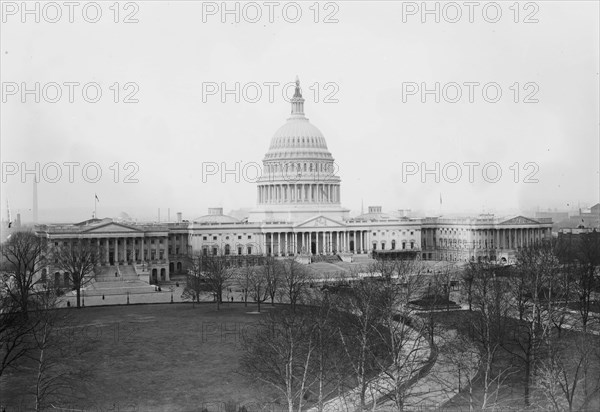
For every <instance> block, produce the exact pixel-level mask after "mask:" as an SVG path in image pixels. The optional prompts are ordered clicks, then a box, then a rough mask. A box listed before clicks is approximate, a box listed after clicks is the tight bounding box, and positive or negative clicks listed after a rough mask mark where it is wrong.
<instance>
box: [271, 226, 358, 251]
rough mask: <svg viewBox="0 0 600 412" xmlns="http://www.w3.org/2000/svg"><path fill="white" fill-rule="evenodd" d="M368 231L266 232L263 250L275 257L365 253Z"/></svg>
mask: <svg viewBox="0 0 600 412" xmlns="http://www.w3.org/2000/svg"><path fill="white" fill-rule="evenodd" d="M368 244H369V231H367V230H353V231H335V230H334V231H329V230H317V231H308V232H267V233H264V234H263V250H264V251H265V253H266V254H273V255H277V256H285V255H290V254H292V255H294V254H299V253H301V254H314V255H321V254H324V255H331V254H334V253H345V252H354V253H367V252H368Z"/></svg>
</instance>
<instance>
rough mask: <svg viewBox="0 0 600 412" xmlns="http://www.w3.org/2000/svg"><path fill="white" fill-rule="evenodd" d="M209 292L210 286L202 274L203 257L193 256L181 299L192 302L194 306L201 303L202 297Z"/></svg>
mask: <svg viewBox="0 0 600 412" xmlns="http://www.w3.org/2000/svg"><path fill="white" fill-rule="evenodd" d="M207 290H208V286H207V284H206V280H205V279H204V275H203V273H202V256H201V255H199V256H191V258H190V264H189V268H188V273H187V275H186V283H185V287H184V289H183V293H182V294H181V298H182V299H184V300H191V301H192V302H193V303H194V304H196V303H200V295H201V294H202V292H206V291H207Z"/></svg>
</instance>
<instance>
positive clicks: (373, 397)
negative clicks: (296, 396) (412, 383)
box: [308, 328, 430, 412]
mask: <svg viewBox="0 0 600 412" xmlns="http://www.w3.org/2000/svg"><path fill="white" fill-rule="evenodd" d="M407 330H408V331H409V334H410V336H409V339H407V341H406V344H405V348H406V354H405V355H404V356H406V357H408V358H410V359H411V360H410V361H409V362H407V363H410V364H412V365H418V366H417V367H416V368H411V369H410V370H402V371H401V372H400V374H402V375H403V376H399V377H398V376H394V377H393V378H392V377H391V376H390V374H389V373H381V374H379V375H378V376H377V377H375V378H374V379H373V380H371V382H369V385H368V387H367V390H366V393H365V403H366V404H373V403H374V402H377V400H378V399H379V398H381V397H382V396H384V395H386V394H388V393H389V392H390V391H391V390H392V388H393V387H394V386H393V385H394V381H395V380H396V379H398V380H400V381H407V380H408V379H410V377H411V376H413V375H414V374H415V373H416V372H417V371H418V369H419V368H420V367H422V366H423V365H424V364H425V362H426V361H427V359H428V357H429V354H430V348H429V345H428V343H427V341H426V340H425V339H424V338H423V337H422V336H419V334H418V332H417V331H416V330H414V329H412V328H408V329H407ZM355 410H360V389H359V388H354V389H351V390H349V391H348V392H346V393H345V394H343V395H341V396H337V397H335V398H333V399H331V400H329V401H327V402H326V403H325V405H323V411H324V412H347V411H355ZM388 410H389V409H388ZM316 411H317V408H311V409H309V410H308V412H316Z"/></svg>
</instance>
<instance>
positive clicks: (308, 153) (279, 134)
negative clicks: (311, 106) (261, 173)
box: [265, 117, 332, 160]
mask: <svg viewBox="0 0 600 412" xmlns="http://www.w3.org/2000/svg"><path fill="white" fill-rule="evenodd" d="M297 158H318V159H332V156H331V153H330V152H329V150H328V149H327V142H326V141H325V137H324V136H323V134H322V133H321V131H320V130H319V129H317V128H316V127H315V126H314V125H312V124H311V123H310V122H309V121H308V119H307V118H305V117H292V118H290V119H288V121H287V122H286V123H285V124H284V125H283V126H281V127H280V128H279V129H278V130H277V131H276V132H275V134H274V135H273V138H272V139H271V145H270V146H269V151H268V152H267V154H266V155H265V160H272V159H297Z"/></svg>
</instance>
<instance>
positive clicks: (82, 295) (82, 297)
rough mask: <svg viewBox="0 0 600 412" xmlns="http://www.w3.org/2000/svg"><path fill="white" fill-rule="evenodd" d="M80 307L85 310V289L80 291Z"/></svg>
mask: <svg viewBox="0 0 600 412" xmlns="http://www.w3.org/2000/svg"><path fill="white" fill-rule="evenodd" d="M81 307H82V308H85V289H83V288H82V289H81Z"/></svg>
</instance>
